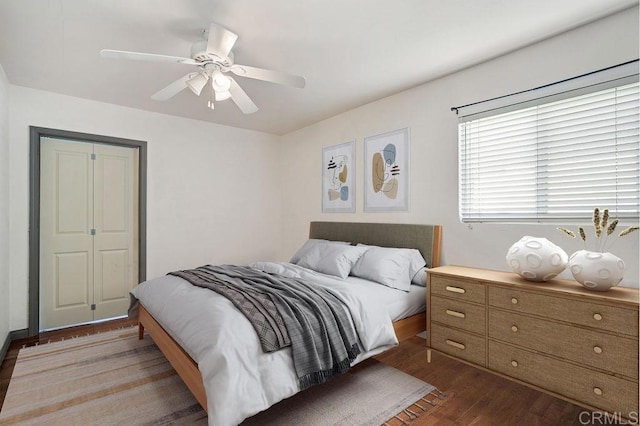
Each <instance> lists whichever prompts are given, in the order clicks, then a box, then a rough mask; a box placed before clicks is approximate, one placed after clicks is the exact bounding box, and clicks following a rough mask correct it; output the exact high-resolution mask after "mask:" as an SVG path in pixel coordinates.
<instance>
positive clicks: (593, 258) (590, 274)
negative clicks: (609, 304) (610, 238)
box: [569, 250, 625, 291]
mask: <svg viewBox="0 0 640 426" xmlns="http://www.w3.org/2000/svg"><path fill="white" fill-rule="evenodd" d="M624 268H625V266H624V262H623V261H622V259H620V258H619V257H618V256H616V255H614V254H611V253H609V252H607V253H598V252H595V251H588V250H578V251H577V252H575V253H573V254H572V255H571V257H570V258H569V270H570V271H571V273H572V274H573V277H574V278H575V279H576V281H578V282H579V283H580V284H582V285H583V286H584V287H585V288H587V289H589V290H595V291H607V290H609V289H610V288H611V287H614V286H617V285H618V284H619V283H620V281H622V278H623V277H624Z"/></svg>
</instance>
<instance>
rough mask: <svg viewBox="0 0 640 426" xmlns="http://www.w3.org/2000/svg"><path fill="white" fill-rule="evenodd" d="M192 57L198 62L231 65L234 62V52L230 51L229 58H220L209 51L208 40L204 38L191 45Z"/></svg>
mask: <svg viewBox="0 0 640 426" xmlns="http://www.w3.org/2000/svg"><path fill="white" fill-rule="evenodd" d="M191 59H193V60H195V61H198V62H216V63H219V64H221V65H225V66H230V65H231V64H232V63H233V53H231V52H229V57H227V58H220V57H219V56H218V55H216V54H215V53H211V52H207V40H202V41H198V42H196V43H194V44H193V45H191Z"/></svg>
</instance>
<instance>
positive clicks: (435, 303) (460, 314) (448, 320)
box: [431, 296, 487, 335]
mask: <svg viewBox="0 0 640 426" xmlns="http://www.w3.org/2000/svg"><path fill="white" fill-rule="evenodd" d="M431 321H437V322H439V323H442V324H446V325H450V326H453V327H458V328H462V329H464V330H468V331H472V332H474V333H478V334H482V335H485V334H486V322H487V320H486V313H485V307H484V306H480V305H473V304H471V303H466V302H461V301H459V300H454V299H445V298H443V297H438V296H431Z"/></svg>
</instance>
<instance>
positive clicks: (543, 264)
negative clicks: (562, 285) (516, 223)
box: [507, 236, 568, 281]
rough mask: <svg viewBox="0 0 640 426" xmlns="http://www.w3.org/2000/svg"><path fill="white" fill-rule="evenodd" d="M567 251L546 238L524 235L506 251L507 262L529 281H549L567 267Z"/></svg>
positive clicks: (514, 270)
mask: <svg viewBox="0 0 640 426" xmlns="http://www.w3.org/2000/svg"><path fill="white" fill-rule="evenodd" d="M567 261H568V256H567V253H566V252H565V251H564V250H562V249H561V248H560V247H558V246H557V245H555V244H553V243H552V242H551V241H549V240H547V239H546V238H539V237H531V236H525V237H522V238H521V239H520V241H518V242H516V243H515V244H513V245H512V246H511V248H510V249H509V251H508V252H507V263H508V264H509V266H510V267H511V269H512V270H513V272H515V273H516V274H518V275H520V276H521V277H522V278H524V279H527V280H529V281H549V280H550V279H552V278H555V277H556V276H557V275H558V274H559V273H560V272H562V271H564V269H565V268H566V267H567Z"/></svg>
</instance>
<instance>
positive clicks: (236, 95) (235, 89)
mask: <svg viewBox="0 0 640 426" xmlns="http://www.w3.org/2000/svg"><path fill="white" fill-rule="evenodd" d="M227 78H228V79H229V82H230V83H231V87H230V88H229V93H231V100H233V102H235V103H236V105H238V108H240V111H242V112H243V113H245V114H253V113H254V112H256V111H257V110H258V107H257V106H256V104H254V103H253V101H252V100H251V98H249V95H247V93H246V92H245V91H244V90H242V87H240V86H239V85H238V83H236V81H235V80H234V79H233V78H231V77H227Z"/></svg>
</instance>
